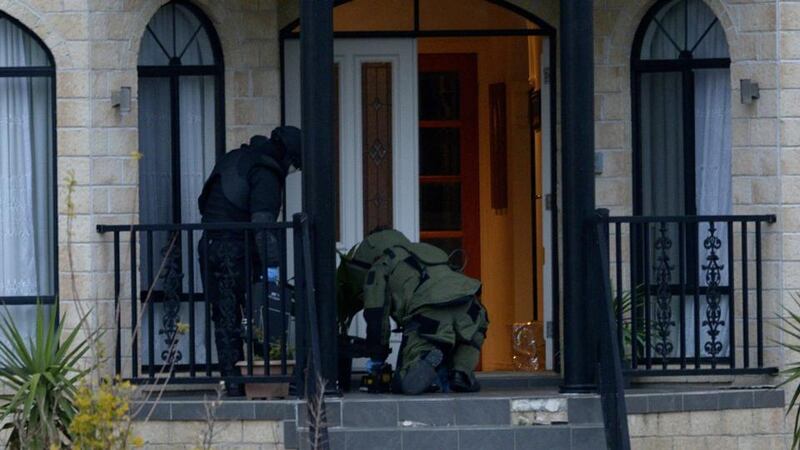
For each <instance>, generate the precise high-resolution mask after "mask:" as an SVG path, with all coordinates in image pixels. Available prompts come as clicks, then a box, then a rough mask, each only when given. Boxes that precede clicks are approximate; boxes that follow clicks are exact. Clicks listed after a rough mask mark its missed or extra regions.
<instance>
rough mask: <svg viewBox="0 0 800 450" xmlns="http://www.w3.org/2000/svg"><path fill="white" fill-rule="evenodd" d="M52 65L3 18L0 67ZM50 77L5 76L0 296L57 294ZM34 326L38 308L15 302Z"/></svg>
mask: <svg viewBox="0 0 800 450" xmlns="http://www.w3.org/2000/svg"><path fill="white" fill-rule="evenodd" d="M45 64H47V59H46V57H45V53H44V51H43V50H42V49H41V48H40V47H39V46H38V44H37V43H36V42H34V41H33V40H32V39H31V38H30V36H28V35H27V34H26V33H25V32H24V31H23V30H21V29H19V28H18V27H17V26H16V25H15V24H12V23H11V22H9V21H8V20H2V19H0V67H26V66H40V65H45ZM50 86H51V79H50V78H48V77H38V78H22V77H20V78H0V297H9V296H24V297H38V296H52V295H54V294H55V292H54V285H53V281H54V273H53V269H54V263H55V258H54V249H55V242H54V240H55V237H54V232H53V230H54V229H55V226H54V217H53V207H54V202H53V159H52V158H53V152H52V138H53V135H52V128H53V122H52V116H53V111H52V106H51V95H52V92H51V87H50ZM9 308H14V309H13V311H14V312H13V317H14V319H15V320H16V321H17V323H18V325H20V328H21V329H22V330H23V331H25V329H26V328H29V327H26V326H25V325H24V324H29V325H30V327H31V329H32V325H33V323H34V321H35V307H32V306H15V307H9Z"/></svg>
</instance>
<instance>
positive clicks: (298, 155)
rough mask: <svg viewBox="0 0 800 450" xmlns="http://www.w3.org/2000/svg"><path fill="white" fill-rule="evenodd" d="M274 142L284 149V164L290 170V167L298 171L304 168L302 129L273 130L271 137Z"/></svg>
mask: <svg viewBox="0 0 800 450" xmlns="http://www.w3.org/2000/svg"><path fill="white" fill-rule="evenodd" d="M270 138H271V139H272V142H274V143H276V144H278V145H280V146H281V147H283V152H284V161H283V162H282V163H283V164H284V165H285V166H286V168H287V169H288V166H289V165H292V166H295V167H296V168H298V169H302V168H303V152H302V145H301V143H300V129H299V128H297V127H292V126H285V127H278V128H275V129H274V130H272V136H271V137H270Z"/></svg>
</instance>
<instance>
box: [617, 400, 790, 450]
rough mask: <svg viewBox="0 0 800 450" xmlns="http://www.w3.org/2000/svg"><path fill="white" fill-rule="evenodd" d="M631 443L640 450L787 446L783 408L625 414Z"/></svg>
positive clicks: (771, 447) (788, 438)
mask: <svg viewBox="0 0 800 450" xmlns="http://www.w3.org/2000/svg"><path fill="white" fill-rule="evenodd" d="M628 426H629V429H630V435H631V446H632V448H634V449H642V450H645V449H646V450H671V449H690V448H692V449H701V448H703V449H779V448H789V447H790V444H791V438H790V437H788V436H786V435H785V434H783V433H784V430H785V429H784V411H783V409H782V408H768V409H736V410H727V411H693V412H678V413H659V414H632V415H629V416H628Z"/></svg>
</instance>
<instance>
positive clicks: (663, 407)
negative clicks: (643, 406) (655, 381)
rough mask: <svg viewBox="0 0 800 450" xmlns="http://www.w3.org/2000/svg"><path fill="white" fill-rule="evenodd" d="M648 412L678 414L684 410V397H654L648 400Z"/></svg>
mask: <svg viewBox="0 0 800 450" xmlns="http://www.w3.org/2000/svg"><path fill="white" fill-rule="evenodd" d="M647 402H648V408H647V409H648V412H653V411H658V412H677V411H682V410H683V396H682V395H675V394H657V395H652V396H650V398H649V399H648V400H647Z"/></svg>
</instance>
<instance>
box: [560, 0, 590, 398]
mask: <svg viewBox="0 0 800 450" xmlns="http://www.w3.org/2000/svg"><path fill="white" fill-rule="evenodd" d="M592 12H593V1H592V0H561V19H560V30H559V32H560V44H561V52H560V55H559V56H560V58H559V59H560V61H559V63H560V70H561V145H562V165H561V180H563V190H562V191H563V198H562V200H563V220H564V224H563V245H564V257H563V261H564V264H563V269H562V273H563V274H564V275H563V282H564V288H563V293H564V297H563V302H564V303H563V304H564V306H563V308H564V385H563V386H562V391H564V392H586V391H594V390H595V367H596V361H597V358H596V352H595V349H596V344H595V343H596V342H597V341H596V340H595V338H594V336H595V327H594V326H593V322H594V321H593V320H592V319H591V318H590V316H589V315H590V311H591V303H590V302H592V301H594V300H593V297H594V296H595V295H596V293H597V292H598V291H599V290H598V289H596V288H595V287H594V286H593V285H592V280H593V279H594V278H596V277H594V276H592V273H593V271H595V270H599V268H598V267H593V264H594V263H593V261H592V260H591V258H587V255H591V254H594V253H595V252H594V247H593V245H594V241H595V238H594V236H593V234H592V231H593V229H594V228H593V227H591V226H589V224H588V223H587V222H588V220H589V218H590V217H592V216H593V215H594V209H595V201H594V195H595V187H594V55H593V53H594V43H593V29H592V28H593V27H592V20H593V17H592Z"/></svg>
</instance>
